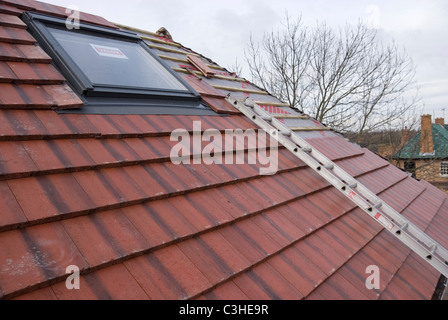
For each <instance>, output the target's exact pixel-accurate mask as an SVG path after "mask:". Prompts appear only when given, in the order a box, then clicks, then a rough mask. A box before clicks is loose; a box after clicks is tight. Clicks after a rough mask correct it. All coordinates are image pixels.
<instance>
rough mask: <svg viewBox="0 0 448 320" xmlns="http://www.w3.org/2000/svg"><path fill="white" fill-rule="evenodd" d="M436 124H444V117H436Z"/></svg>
mask: <svg viewBox="0 0 448 320" xmlns="http://www.w3.org/2000/svg"><path fill="white" fill-rule="evenodd" d="M436 124H440V125H442V127H444V126H445V119H444V118H437V119H436Z"/></svg>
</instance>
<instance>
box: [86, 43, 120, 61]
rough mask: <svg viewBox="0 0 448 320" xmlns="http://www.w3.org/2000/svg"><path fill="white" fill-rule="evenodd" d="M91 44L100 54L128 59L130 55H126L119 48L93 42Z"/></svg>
mask: <svg viewBox="0 0 448 320" xmlns="http://www.w3.org/2000/svg"><path fill="white" fill-rule="evenodd" d="M90 45H91V46H92V48H93V50H95V52H96V53H98V54H99V55H100V56H103V57H109V58H116V59H128V57H126V55H125V54H124V53H123V52H122V51H121V50H120V49H118V48H113V47H106V46H100V45H98V44H92V43H91V44H90Z"/></svg>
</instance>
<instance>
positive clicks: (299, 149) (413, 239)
mask: <svg viewBox="0 0 448 320" xmlns="http://www.w3.org/2000/svg"><path fill="white" fill-rule="evenodd" d="M228 99H229V100H230V101H229V102H231V103H232V101H231V97H228ZM232 99H233V100H234V101H233V104H234V105H235V107H237V109H239V110H240V111H241V112H242V113H243V114H244V115H246V116H247V117H248V118H250V119H251V120H252V121H253V122H254V123H255V124H257V125H258V126H259V127H261V128H262V129H263V130H264V131H265V132H267V133H268V134H270V135H271V136H272V137H273V138H275V139H276V140H277V141H279V142H280V143H281V144H282V145H283V146H285V147H286V148H287V149H288V150H289V151H291V152H292V153H293V154H295V155H296V156H297V157H298V158H299V159H301V160H302V161H303V162H305V164H306V165H308V166H309V167H310V168H312V169H313V170H314V171H316V172H317V173H318V174H319V175H320V176H322V177H323V178H324V179H325V180H326V181H328V182H329V183H330V184H332V185H333V186H334V187H335V188H337V189H338V190H339V191H341V192H342V193H343V194H344V195H345V196H347V197H348V198H349V199H350V200H351V201H353V202H354V203H355V204H356V205H357V206H358V207H360V208H361V209H362V210H363V211H365V212H366V213H367V214H368V215H370V216H371V217H372V218H374V219H375V220H376V221H377V222H378V223H380V224H381V225H382V226H383V227H384V228H385V229H386V230H388V231H389V232H391V233H392V234H393V235H394V236H395V237H397V238H398V239H399V240H401V241H402V242H403V243H404V244H406V245H407V246H408V247H409V248H410V249H411V250H413V251H414V252H415V253H417V254H418V255H419V256H420V257H422V258H423V259H425V260H426V261H427V262H428V263H430V264H431V265H432V266H433V267H434V268H436V269H437V270H438V271H439V272H441V273H442V274H444V275H445V276H447V277H448V265H447V264H446V262H445V261H447V260H448V259H446V258H445V256H446V254H447V251H446V249H445V248H443V246H441V245H439V244H437V242H435V241H434V240H433V239H431V238H430V237H429V236H427V235H426V234H425V233H423V232H422V231H421V230H420V229H419V228H417V227H415V226H414V225H412V224H411V223H410V222H409V221H408V220H407V219H405V218H404V217H402V216H401V215H400V214H399V213H397V212H396V211H395V210H394V209H393V208H392V207H390V206H389V205H387V204H386V203H384V202H383V201H381V199H379V198H378V197H377V196H376V195H375V194H373V193H372V192H371V191H370V190H369V189H367V188H366V187H365V186H363V185H362V184H360V183H359V182H358V181H357V180H356V179H354V178H353V177H352V176H351V175H349V174H348V173H347V172H345V171H344V170H343V169H341V168H339V167H338V166H336V165H335V164H334V163H333V162H332V161H331V160H329V159H328V158H327V157H326V156H325V155H323V154H322V153H320V152H319V151H317V150H316V149H314V147H312V146H311V145H310V144H309V143H308V142H306V141H305V140H304V139H302V138H301V137H299V136H297V135H295V134H293V133H292V132H291V130H289V128H288V127H287V126H285V125H284V124H283V123H281V122H280V121H278V120H277V119H275V118H274V117H270V115H269V114H268V113H267V112H266V111H265V110H263V109H262V108H260V107H259V106H257V105H256V104H254V106H252V108H254V110H255V111H256V113H255V112H254V111H252V110H250V109H249V107H247V106H245V105H244V104H243V103H242V102H240V101H238V100H236V99H234V98H232ZM266 121H269V122H271V123H272V125H270V124H269V123H267V122H266ZM282 132H287V133H288V136H290V139H288V138H287V137H286V136H284V135H283V134H282ZM293 141H294V142H293ZM305 149H308V151H310V150H311V152H306V151H304V150H305ZM313 151H314V154H313ZM328 165H329V166H331V170H332V171H339V173H340V174H341V176H343V177H345V178H343V180H341V179H340V178H339V177H337V176H335V174H333V173H332V172H331V171H330V170H329V169H327V168H326V166H328ZM352 184H353V185H355V188H356V190H354V189H352V188H351V187H350V186H349V185H352ZM358 189H359V190H358ZM363 192H364V193H365V194H367V195H368V196H370V197H371V200H369V199H367V200H366V199H364V198H363V197H361V196H360V194H362V193H363ZM368 201H370V203H369V202H368ZM375 201H378V202H375ZM375 203H380V204H381V206H379V207H382V208H385V209H386V211H389V212H386V214H384V213H383V212H381V211H379V207H375ZM388 214H389V215H392V216H395V217H396V218H397V220H398V221H394V220H391V219H390V218H389V217H388V216H387V215H388ZM397 222H398V223H400V222H401V224H400V225H398V224H397ZM419 238H420V239H419ZM425 246H426V247H425ZM439 254H440V255H441V257H439V256H438V255H439ZM444 260H445V261H444Z"/></svg>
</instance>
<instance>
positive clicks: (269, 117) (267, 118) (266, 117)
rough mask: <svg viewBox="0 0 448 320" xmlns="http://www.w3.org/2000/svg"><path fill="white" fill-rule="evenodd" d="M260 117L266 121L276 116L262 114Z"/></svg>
mask: <svg viewBox="0 0 448 320" xmlns="http://www.w3.org/2000/svg"><path fill="white" fill-rule="evenodd" d="M260 117H261V119H263V120H264V121H268V122H271V121H272V119H273V118H274V117H272V116H260Z"/></svg>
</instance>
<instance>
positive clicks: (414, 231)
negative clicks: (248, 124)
mask: <svg viewBox="0 0 448 320" xmlns="http://www.w3.org/2000/svg"><path fill="white" fill-rule="evenodd" d="M253 108H254V110H255V112H256V114H258V115H259V116H260V117H261V118H267V117H268V116H269V113H267V112H266V111H265V110H263V109H262V108H261V107H260V106H258V105H256V104H254V106H253ZM271 123H272V124H273V126H274V127H275V128H276V129H277V130H279V131H280V132H282V131H286V130H288V127H287V126H286V125H284V124H283V123H282V122H281V121H278V120H277V119H276V118H274V117H272V119H271ZM270 128H271V130H272V126H270ZM290 138H291V140H293V141H294V142H295V143H296V144H297V145H298V146H299V147H301V148H302V149H309V150H311V152H309V153H310V154H311V156H312V157H314V158H315V159H317V161H318V162H317V164H316V163H315V162H314V163H313V165H310V166H311V168H313V169H314V170H315V171H318V172H319V171H322V172H319V173H322V175H325V176H327V178H325V179H326V180H327V181H328V180H329V179H333V177H332V176H331V175H330V174H328V172H326V171H328V170H327V169H325V166H328V165H329V166H331V167H332V171H333V172H334V174H335V175H336V176H337V177H338V178H339V179H340V180H342V181H345V182H346V184H347V185H356V188H353V189H356V190H350V189H347V187H346V186H345V185H342V186H341V184H338V185H334V186H335V187H336V188H338V189H340V190H341V189H342V188H345V189H346V190H345V191H344V190H341V191H343V192H344V193H346V195H347V194H348V195H351V196H353V193H355V194H361V195H362V196H363V197H364V198H366V199H367V200H368V201H369V202H370V204H368V203H366V202H365V201H363V202H362V203H361V204H360V205H362V206H363V209H367V210H373V207H374V206H375V205H379V204H381V209H382V212H381V211H379V210H377V211H378V212H379V213H380V214H381V215H382V216H384V215H387V216H388V218H389V219H390V220H392V221H395V222H396V223H398V224H399V226H400V227H401V228H402V227H403V226H405V225H406V227H407V233H409V234H411V235H414V237H415V238H417V239H419V241H421V242H422V243H423V244H424V245H425V246H427V247H428V248H436V254H438V255H440V256H441V257H442V258H443V259H445V261H448V250H446V249H445V248H444V247H443V246H442V245H441V244H440V243H438V242H437V241H435V240H434V239H432V238H431V237H429V236H428V235H427V234H426V233H424V232H423V231H422V230H420V229H419V228H418V227H416V226H415V225H414V224H412V223H411V222H410V221H409V220H407V219H406V218H404V217H403V216H402V215H401V214H400V213H398V212H397V211H396V210H395V209H393V208H392V207H391V206H390V205H388V204H387V203H386V202H384V201H383V200H382V199H381V198H379V197H378V196H377V195H376V194H375V193H373V192H372V191H371V190H370V189H368V188H367V187H365V186H364V185H363V184H362V183H360V182H359V181H357V180H356V179H355V178H353V177H352V176H351V175H350V174H349V173H347V172H346V171H345V170H343V169H342V168H340V167H339V166H338V165H336V164H335V163H334V162H333V161H331V160H330V159H328V157H327V156H325V155H324V154H322V153H321V152H320V151H318V150H316V149H315V148H314V147H313V146H312V145H311V144H309V143H308V142H307V141H306V140H305V139H303V138H301V137H299V136H298V135H296V134H294V133H292V134H291V137H290ZM288 149H291V148H288ZM290 151H292V152H293V153H295V152H294V151H295V148H292V150H290ZM303 156H304V155H303V154H302V155H301V156H300V159H302V161H303ZM316 169H318V170H316ZM358 205H359V204H358ZM366 206H367V208H366Z"/></svg>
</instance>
